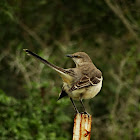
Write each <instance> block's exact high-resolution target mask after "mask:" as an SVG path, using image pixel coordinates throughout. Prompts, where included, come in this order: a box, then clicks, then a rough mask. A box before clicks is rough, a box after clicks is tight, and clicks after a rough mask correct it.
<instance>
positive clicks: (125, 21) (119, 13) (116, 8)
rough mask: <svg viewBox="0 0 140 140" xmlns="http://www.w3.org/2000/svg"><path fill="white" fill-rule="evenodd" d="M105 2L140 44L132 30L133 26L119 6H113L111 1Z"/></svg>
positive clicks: (106, 0)
mask: <svg viewBox="0 0 140 140" xmlns="http://www.w3.org/2000/svg"><path fill="white" fill-rule="evenodd" d="M105 2H106V4H107V5H108V7H110V9H111V10H112V11H113V12H114V13H115V14H116V15H117V16H118V17H119V18H120V20H121V21H122V23H123V24H124V25H125V27H126V28H127V29H128V31H129V32H130V33H131V34H132V36H133V38H135V39H136V41H137V42H138V43H139V44H140V39H139V37H138V35H137V33H136V32H135V31H134V29H133V28H132V25H131V24H130V22H129V20H128V19H127V18H125V16H124V14H123V12H122V10H121V9H120V7H119V6H118V5H117V4H112V3H111V0H105Z"/></svg>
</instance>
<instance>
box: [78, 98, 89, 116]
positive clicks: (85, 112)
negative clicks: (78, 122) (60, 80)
mask: <svg viewBox="0 0 140 140" xmlns="http://www.w3.org/2000/svg"><path fill="white" fill-rule="evenodd" d="M80 103H81V105H82V107H83V108H84V114H87V115H89V114H88V113H87V111H86V108H85V106H84V104H83V102H82V99H80Z"/></svg>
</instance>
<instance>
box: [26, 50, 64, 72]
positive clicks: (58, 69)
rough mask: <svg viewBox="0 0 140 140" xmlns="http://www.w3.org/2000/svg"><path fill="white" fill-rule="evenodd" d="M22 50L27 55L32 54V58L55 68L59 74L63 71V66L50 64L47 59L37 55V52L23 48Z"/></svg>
mask: <svg viewBox="0 0 140 140" xmlns="http://www.w3.org/2000/svg"><path fill="white" fill-rule="evenodd" d="M24 51H25V52H26V53H27V54H28V55H31V56H33V57H34V58H36V59H38V60H40V61H41V62H42V63H44V64H46V65H48V66H49V67H51V68H53V69H54V70H56V71H57V72H59V73H61V74H62V73H63V74H64V73H65V70H64V69H63V68H60V67H58V66H56V65H54V64H51V63H50V62H48V61H47V60H45V59H43V58H42V57H40V56H38V55H37V54H35V53H33V52H31V51H29V50H28V49H24Z"/></svg>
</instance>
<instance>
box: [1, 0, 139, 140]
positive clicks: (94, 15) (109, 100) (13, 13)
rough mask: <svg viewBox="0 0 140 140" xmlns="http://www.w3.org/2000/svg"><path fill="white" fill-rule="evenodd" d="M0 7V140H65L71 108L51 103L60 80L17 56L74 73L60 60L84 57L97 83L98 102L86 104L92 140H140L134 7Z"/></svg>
mask: <svg viewBox="0 0 140 140" xmlns="http://www.w3.org/2000/svg"><path fill="white" fill-rule="evenodd" d="M0 7H1V8H0V52H1V53H0V64H1V65H0V73H1V77H0V89H1V90H0V139H1V140H22V139H23V140H28V139H29V140H30V139H31V140H32V139H33V140H34V139H37V140H70V139H72V128H73V118H74V111H73V108H72V106H71V103H70V101H69V99H68V98H65V99H62V100H60V101H57V98H58V94H59V93H60V91H61V86H62V82H61V78H60V77H59V76H58V75H57V73H56V72H55V71H52V70H51V69H50V68H48V67H47V66H44V64H41V63H40V62H38V61H36V60H34V59H33V58H30V57H28V56H26V54H25V52H23V49H24V48H28V49H30V50H32V51H34V52H36V53H37V54H39V55H40V56H42V57H43V58H45V59H48V60H49V61H50V62H52V63H54V64H56V65H58V66H60V67H64V68H69V67H74V63H73V62H72V61H71V60H69V59H68V58H66V57H65V54H67V53H74V52H77V51H84V52H86V53H88V54H89V55H90V57H91V59H92V60H93V62H94V63H95V65H96V66H97V67H98V68H99V69H100V70H101V71H102V72H103V77H104V81H103V87H102V90H101V92H100V94H98V95H97V96H96V97H95V98H94V99H91V100H86V101H85V104H86V108H87V110H88V111H89V113H90V114H92V115H93V124H92V133H91V140H92V139H95V140H100V139H103V140H120V139H123V140H139V139H140V119H139V118H140V39H139V38H140V14H139V13H140V2H139V0H129V1H128V0H124V1H121V0H118V1H112V0H104V1H93V0H87V1H82V0H77V1H68V0H59V1H58V0H57V1H51V0H40V1H33V0H30V1H23V0H20V1H18V0H12V1H9V0H1V1H0ZM76 103H77V105H78V107H79V108H80V106H79V104H78V102H76ZM80 109H81V108H80Z"/></svg>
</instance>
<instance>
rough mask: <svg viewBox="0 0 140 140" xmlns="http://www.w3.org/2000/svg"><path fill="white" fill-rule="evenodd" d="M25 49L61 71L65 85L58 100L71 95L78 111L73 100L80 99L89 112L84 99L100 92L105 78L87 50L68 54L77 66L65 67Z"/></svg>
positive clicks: (29, 53)
mask: <svg viewBox="0 0 140 140" xmlns="http://www.w3.org/2000/svg"><path fill="white" fill-rule="evenodd" d="M24 51H25V52H26V53H27V54H28V55H31V56H33V57H34V58H36V59H38V60H40V61H41V62H43V63H44V64H46V65H48V66H49V67H51V68H52V69H54V70H55V71H57V72H58V73H59V75H60V76H61V78H62V80H63V87H62V91H61V93H60V95H59V98H58V100H59V99H61V98H63V97H65V96H69V98H70V100H71V102H72V104H73V106H74V109H75V111H76V112H77V113H79V111H78V109H77V108H76V105H75V103H74V101H73V100H79V101H80V102H81V104H82V106H83V108H84V113H87V112H86V109H85V107H84V105H83V102H82V100H83V99H91V98H93V97H94V96H95V95H97V94H98V93H99V91H100V90H101V87H102V80H103V78H102V72H101V71H100V70H99V69H97V68H96V66H95V65H94V64H93V63H92V60H91V59H90V57H89V56H88V55H87V54H86V53H85V52H76V53H74V54H68V55H66V56H67V57H70V58H72V60H73V61H74V62H75V64H76V67H75V68H69V69H63V68H60V67H58V66H56V65H54V64H51V63H50V62H48V61H47V60H45V59H43V58H41V57H40V56H38V55H37V54H35V53H33V52H31V51H29V50H28V49H24Z"/></svg>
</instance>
